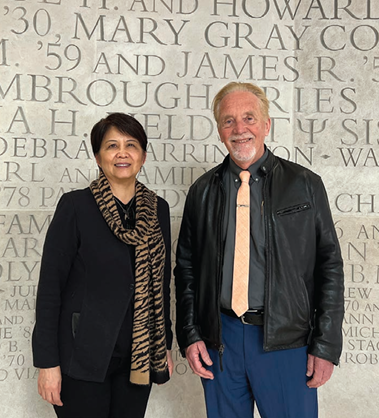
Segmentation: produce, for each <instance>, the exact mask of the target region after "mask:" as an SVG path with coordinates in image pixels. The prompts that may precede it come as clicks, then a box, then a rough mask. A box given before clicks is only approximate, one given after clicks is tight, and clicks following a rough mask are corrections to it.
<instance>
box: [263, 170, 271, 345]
mask: <svg viewBox="0 0 379 418" xmlns="http://www.w3.org/2000/svg"><path fill="white" fill-rule="evenodd" d="M267 177H268V174H266V176H265V178H264V183H263V200H262V204H261V213H262V216H263V217H264V224H265V234H266V236H265V247H266V284H265V303H264V312H265V315H264V327H263V349H264V348H265V347H266V346H267V332H266V330H267V323H268V315H267V314H266V312H268V309H267V308H268V300H269V294H270V291H271V282H270V280H271V274H270V273H271V268H270V267H271V251H270V248H271V243H270V225H269V221H268V219H267V211H268V210H269V209H270V208H269V207H268V208H267V210H266V212H264V211H263V207H264V204H265V203H266V206H267V204H268V200H267V196H266V188H267V181H268V179H267Z"/></svg>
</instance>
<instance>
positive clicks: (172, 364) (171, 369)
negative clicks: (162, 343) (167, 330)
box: [167, 350, 174, 377]
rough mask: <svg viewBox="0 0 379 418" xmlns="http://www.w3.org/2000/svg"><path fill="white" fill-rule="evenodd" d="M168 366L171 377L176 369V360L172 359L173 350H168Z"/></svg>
mask: <svg viewBox="0 0 379 418" xmlns="http://www.w3.org/2000/svg"><path fill="white" fill-rule="evenodd" d="M167 366H168V372H169V374H170V377H171V375H172V372H173V371H174V362H173V360H172V354H171V350H167Z"/></svg>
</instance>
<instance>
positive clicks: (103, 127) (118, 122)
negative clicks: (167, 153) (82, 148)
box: [91, 113, 147, 155]
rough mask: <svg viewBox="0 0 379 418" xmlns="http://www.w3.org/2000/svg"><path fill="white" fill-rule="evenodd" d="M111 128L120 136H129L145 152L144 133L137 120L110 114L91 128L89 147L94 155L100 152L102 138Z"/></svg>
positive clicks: (123, 114) (124, 115) (145, 138)
mask: <svg viewBox="0 0 379 418" xmlns="http://www.w3.org/2000/svg"><path fill="white" fill-rule="evenodd" d="M111 127H114V128H116V129H117V130H118V131H119V132H121V133H122V134H125V135H130V136H132V137H133V138H135V139H136V140H137V141H138V142H139V143H140V145H141V147H142V149H143V150H144V151H146V148H147V136H146V132H145V130H144V129H143V127H142V125H141V124H140V123H139V122H138V120H137V119H134V118H133V117H132V116H130V115H127V114H126V113H111V114H110V115H108V116H107V117H106V118H104V119H101V120H100V121H99V122H97V123H96V125H95V126H94V127H93V128H92V131H91V145H92V151H93V154H94V155H96V154H97V153H98V152H99V151H100V147H101V143H102V142H103V139H104V136H105V134H106V133H107V132H108V131H109V129H110V128H111Z"/></svg>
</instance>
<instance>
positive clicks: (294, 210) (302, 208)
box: [276, 202, 311, 216]
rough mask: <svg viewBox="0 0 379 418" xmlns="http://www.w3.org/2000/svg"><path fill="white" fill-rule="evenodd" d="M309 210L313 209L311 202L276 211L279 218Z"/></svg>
mask: <svg viewBox="0 0 379 418" xmlns="http://www.w3.org/2000/svg"><path fill="white" fill-rule="evenodd" d="M308 209H311V204H310V203H309V202H305V203H299V204H297V205H293V206H288V207H287V208H283V209H278V210H277V211H276V214H277V215H278V216H285V215H291V214H293V213H297V212H303V211H305V210H308Z"/></svg>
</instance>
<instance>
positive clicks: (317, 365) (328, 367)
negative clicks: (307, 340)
mask: <svg viewBox="0 0 379 418" xmlns="http://www.w3.org/2000/svg"><path fill="white" fill-rule="evenodd" d="M333 370H334V364H333V363H331V362H330V361H328V360H324V359H322V358H319V357H315V356H312V354H308V363H307V376H308V377H311V376H312V379H311V380H309V381H308V382H307V385H308V387H310V388H319V387H320V386H322V385H323V384H324V383H326V382H327V381H328V380H329V379H330V377H331V376H332V373H333Z"/></svg>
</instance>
